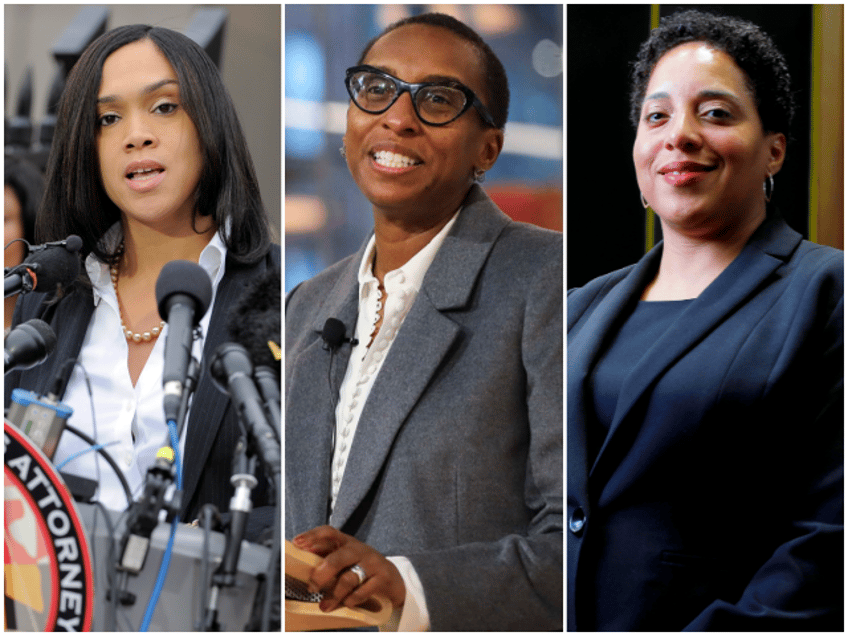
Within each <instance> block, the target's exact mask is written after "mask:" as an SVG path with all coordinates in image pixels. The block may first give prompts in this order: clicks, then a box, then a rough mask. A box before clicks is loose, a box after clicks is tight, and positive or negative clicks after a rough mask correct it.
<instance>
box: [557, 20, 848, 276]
mask: <svg viewBox="0 0 848 636" xmlns="http://www.w3.org/2000/svg"><path fill="white" fill-rule="evenodd" d="M684 8H687V9H688V8H699V9H703V10H706V11H711V12H713V13H720V14H725V15H732V16H737V17H740V18H744V19H746V20H750V21H752V22H754V23H755V24H757V25H759V26H760V27H761V28H762V29H763V30H764V31H765V32H766V33H767V34H768V35H770V36H771V38H772V39H773V40H774V42H775V44H776V45H777V48H778V49H780V51H781V52H782V53H783V55H784V57H785V58H786V62H787V65H788V66H789V72H790V74H791V76H792V89H793V90H794V91H795V99H796V112H795V118H794V120H793V122H792V130H791V131H790V143H789V146H788V149H787V155H786V162H785V163H784V165H783V168H782V169H781V171H780V172H779V173H778V174H777V175H775V177H774V186H775V189H774V197H773V200H772V203H774V204H775V207H776V208H777V211H778V212H779V213H780V214H781V215H782V216H783V218H784V219H785V220H786V222H787V223H788V224H789V225H790V226H791V227H792V228H793V229H795V230H796V231H798V232H800V233H801V234H802V235H803V236H804V237H805V238H808V239H809V240H811V241H813V242H816V243H821V244H823V245H830V246H832V247H837V248H839V249H843V242H844V241H843V234H844V214H845V213H844V207H843V200H844V199H843V170H844V168H843V166H844V163H843V147H844V143H843V133H844V131H843V123H842V120H843V57H844V43H843V30H844V27H843V12H844V7H843V5H809V4H808V5H794V4H777V5H775V4H768V5H765V4H759V5H745V4H725V5H701V4H688V5H666V4H663V5H656V4H655V5H647V4H644V5H626V6H624V5H617V6H610V5H605V6H594V5H585V4H581V5H576V4H570V5H568V16H567V18H568V20H567V21H568V26H567V28H568V55H567V58H568V107H569V110H568V113H569V114H568V130H567V131H566V136H567V139H568V165H569V172H568V185H569V186H570V187H569V189H568V202H567V209H568V228H567V231H566V241H567V243H566V253H567V270H566V271H567V274H566V277H567V285H568V287H569V288H571V287H576V286H580V285H584V284H585V283H587V282H588V281H589V280H591V279H593V278H595V277H597V276H600V275H602V274H606V273H608V272H611V271H614V270H616V269H619V268H621V267H624V266H626V265H630V264H632V263H635V262H636V261H638V260H639V259H640V258H641V257H642V255H644V253H645V252H646V251H647V250H648V249H650V248H651V247H653V245H655V244H656V242H657V241H659V240H660V239H661V238H662V233H661V231H660V225H659V221H657V220H655V217H654V214H653V212H648V213H647V214H646V211H645V210H644V209H643V208H642V205H641V203H640V200H639V187H638V185H637V184H636V172H635V169H634V167H633V158H632V153H633V142H634V140H635V139H636V131H635V130H634V128H633V127H632V126H631V124H630V117H629V113H630V105H629V95H630V63H631V62H632V61H633V60H634V59H635V58H636V54H637V53H638V51H639V45H640V44H641V43H642V42H643V41H644V40H645V39H647V37H648V35H649V33H650V30H651V29H652V28H653V27H654V26H656V25H658V24H659V20H660V17H662V16H665V15H670V14H672V13H675V12H676V11H679V10H682V9H684Z"/></svg>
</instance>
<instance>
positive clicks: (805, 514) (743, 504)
mask: <svg viewBox="0 0 848 636" xmlns="http://www.w3.org/2000/svg"><path fill="white" fill-rule="evenodd" d="M661 253H662V245H661V244H660V245H658V246H657V247H656V248H654V249H653V250H652V251H651V252H649V253H648V254H647V255H646V256H645V257H644V258H643V259H642V260H640V261H639V262H638V263H637V264H636V265H633V266H631V267H628V268H625V269H622V270H620V271H616V272H613V273H611V274H608V275H606V276H603V277H601V278H598V279H596V280H594V281H592V282H590V283H589V284H587V285H586V286H585V287H582V288H579V289H576V290H572V291H571V292H570V293H569V296H568V322H567V324H568V327H567V329H568V354H567V358H568V380H567V384H568V389H567V390H568V399H567V404H568V418H567V419H568V436H567V440H568V442H567V446H568V511H567V514H568V515H569V529H570V532H568V533H566V534H567V535H568V537H567V544H568V548H567V552H568V556H567V560H568V570H567V571H568V575H567V576H568V584H567V587H568V601H567V603H568V628H569V630H570V631H571V630H581V631H582V630H589V631H602V630H615V631H635V630H651V631H679V630H694V631H703V630H726V631H742V630H804V631H808V630H810V631H812V630H831V629H832V630H839V631H841V630H842V603H843V597H842V581H843V559H842V551H843V544H842V524H843V512H842V499H843V490H842V488H843V486H842V473H843V450H842V445H843V429H842V419H843V398H842V395H843V391H842V380H843V368H842V367H843V253H842V252H841V251H839V250H835V249H832V248H828V247H822V246H820V245H815V244H813V243H810V242H808V241H803V240H802V239H801V236H800V235H799V234H798V233H796V232H795V231H793V230H791V229H790V228H789V227H788V226H787V225H786V224H785V223H784V222H783V221H781V220H779V219H774V218H770V219H768V220H766V221H765V222H764V223H763V224H762V225H761V226H760V227H759V228H758V229H757V231H756V232H755V233H754V235H753V236H752V237H751V239H750V240H749V242H748V244H747V245H746V246H745V248H744V249H743V251H742V252H741V254H740V255H739V256H738V257H737V258H736V259H735V260H734V261H733V262H732V263H731V264H730V266H729V267H727V269H726V270H725V271H724V272H722V274H721V275H720V276H719V277H718V278H717V279H716V280H715V281H714V282H713V283H712V284H711V285H710V286H709V287H708V288H707V289H706V290H704V292H703V293H702V294H701V295H700V296H699V297H698V298H697V299H696V300H694V301H693V302H692V303H691V304H690V305H689V306H688V307H687V308H686V309H685V311H684V313H683V314H682V315H681V317H680V318H679V319H678V320H677V321H676V322H675V323H673V324H672V326H671V327H670V328H669V329H668V331H667V332H666V333H665V334H664V335H663V336H661V337H660V338H659V339H658V340H657V341H656V342H654V343H653V345H652V346H651V348H650V349H649V350H648V352H647V353H646V354H645V355H644V357H643V358H642V359H641V361H640V362H639V363H638V364H637V365H636V366H635V367H634V368H633V369H632V370H631V372H630V373H629V375H628V376H627V378H626V379H625V381H624V384H623V385H622V388H621V394H620V396H619V400H618V404H617V407H616V411H615V415H614V418H613V421H612V424H611V427H610V430H609V433H608V435H607V436H606V438H605V440H604V442H603V445H602V447H601V449H600V451H599V452H598V454H597V456H589V454H588V452H587V429H588V428H589V427H591V426H598V425H599V424H598V423H597V422H596V421H595V420H594V415H593V406H592V399H591V396H590V395H588V394H587V378H588V377H589V375H590V373H591V370H592V368H593V366H594V364H595V363H596V361H597V360H598V357H599V354H601V353H602V352H603V350H604V348H605V345H606V344H608V342H609V338H610V336H611V334H613V333H614V332H615V331H616V330H617V329H618V328H619V326H620V325H621V324H622V321H623V320H624V319H626V317H627V316H628V315H629V314H630V313H631V311H632V310H633V308H634V306H635V304H636V303H637V302H638V301H639V297H640V295H641V293H642V291H643V290H644V288H645V286H646V285H647V284H648V282H649V281H650V280H651V279H652V278H653V276H654V274H655V272H656V270H657V267H658V265H659V260H660V255H661Z"/></svg>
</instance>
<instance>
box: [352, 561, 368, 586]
mask: <svg viewBox="0 0 848 636" xmlns="http://www.w3.org/2000/svg"><path fill="white" fill-rule="evenodd" d="M350 571H351V572H353V573H354V574H355V575H356V576H357V577H358V578H359V584H358V585H362V584H363V583H365V579H367V578H368V575H367V574H365V570H364V569H363V568H362V566H361V565H359V564H358V563H357V564H356V565H352V566H351V567H350Z"/></svg>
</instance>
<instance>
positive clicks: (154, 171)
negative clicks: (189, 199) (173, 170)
mask: <svg viewBox="0 0 848 636" xmlns="http://www.w3.org/2000/svg"><path fill="white" fill-rule="evenodd" d="M163 172H165V169H164V168H140V169H139V170H133V171H132V172H129V173H127V175H126V178H127V179H131V180H133V181H144V180H146V179H151V178H153V177H155V176H157V175H159V174H161V173H163Z"/></svg>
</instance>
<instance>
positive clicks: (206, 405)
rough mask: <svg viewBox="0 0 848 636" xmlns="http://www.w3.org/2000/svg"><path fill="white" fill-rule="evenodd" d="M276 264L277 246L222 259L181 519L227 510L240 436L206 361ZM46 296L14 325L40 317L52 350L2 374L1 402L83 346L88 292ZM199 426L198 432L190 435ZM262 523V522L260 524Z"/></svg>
mask: <svg viewBox="0 0 848 636" xmlns="http://www.w3.org/2000/svg"><path fill="white" fill-rule="evenodd" d="M279 266H280V246H278V245H274V246H272V248H271V251H270V252H269V254H268V255H267V256H266V257H265V258H264V259H263V260H261V261H260V262H259V263H257V264H255V265H252V266H239V265H237V264H234V263H232V262H231V261H229V260H228V261H227V267H226V271H225V273H224V277H223V278H222V279H221V282H220V283H219V285H218V290H217V292H216V299H215V306H214V308H213V310H212V318H211V319H210V321H209V332H208V333H207V334H206V340H205V342H204V345H203V360H201V364H202V365H203V371H202V374H201V377H200V382H199V383H198V386H197V391H196V392H195V395H194V398H193V401H192V404H193V406H192V408H191V412H190V413H189V421H188V437H187V438H186V444H185V458H184V459H183V510H182V512H181V514H180V518H181V519H184V520H191V519H195V518H197V515H198V512H199V510H200V507H201V506H202V505H203V504H205V503H212V504H214V505H215V506H216V507H217V508H218V510H220V511H222V512H224V511H226V510H228V509H229V501H230V497H231V496H232V492H233V489H232V486H231V485H230V481H229V479H230V474H231V468H230V462H231V457H232V451H233V448H234V447H235V445H236V440H237V439H238V436H239V427H238V422H237V421H236V414H235V413H234V412H233V410H232V409H231V408H230V401H229V398H228V397H227V396H226V395H225V394H224V393H222V392H221V391H219V390H218V389H217V388H216V387H215V385H214V383H213V382H212V379H211V377H210V376H209V372H208V370H207V368H206V366H205V361H207V360H209V359H210V358H211V357H212V353H213V352H214V351H215V349H216V348H217V347H218V345H220V344H221V343H222V342H226V341H228V340H230V337H229V334H228V331H227V318H228V316H229V312H230V311H231V309H232V307H233V305H234V304H235V303H237V302H238V301H239V299H240V298H241V296H242V295H243V294H244V291H245V287H246V286H247V285H248V284H249V283H250V282H251V281H253V280H254V279H255V278H256V277H258V276H261V275H262V274H263V273H264V272H265V271H266V270H267V269H268V268H270V267H279ZM45 299H46V295H45V294H37V293H33V294H29V295H27V296H24V297H23V298H22V299H21V300H20V301H19V302H18V304H17V306H16V308H15V324H19V323H21V322H25V321H27V320H29V319H31V318H44V319H45V320H47V322H48V323H49V324H50V326H51V327H52V328H53V330H54V331H55V332H56V337H57V339H58V343H57V345H56V349H55V350H54V351H53V353H52V354H51V355H50V357H49V358H48V359H47V361H46V362H45V363H44V364H41V365H39V366H36V367H34V368H33V369H30V370H28V371H23V372H12V373H10V374H9V375H7V376H6V384H5V389H6V390H5V394H6V395H5V404H6V406H8V405H9V400H10V396H11V392H12V389H14V388H17V387H21V388H25V389H28V390H32V391H35V392H45V391H46V389H47V388H48V385H49V383H50V381H51V380H52V379H53V378H54V377H55V375H56V373H57V371H58V370H59V367H60V366H61V365H62V363H63V362H65V360H67V359H69V358H71V357H76V356H77V355H78V354H79V352H80V349H81V347H82V343H83V340H84V339H85V333H86V330H87V329H88V323H89V321H90V320H91V316H92V314H93V312H94V303H93V301H92V298H91V292H90V290H88V291H86V290H82V289H81V290H79V291H78V292H77V293H73V294H70V295H68V296H66V297H65V298H63V299H62V300H61V301H59V303H58V304H57V305H55V309H48V307H47V306H46V305H45V304H44V300H45ZM198 430H202V431H203V432H204V434H203V435H192V434H191V432H192V431H198ZM263 484H264V480H261V479H260V487H257V488H256V489H254V498H253V499H254V506H262V505H263V504H268V503H271V502H267V501H266V497H267V492H266V490H265V488H264V487H263ZM263 525H264V523H263Z"/></svg>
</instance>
